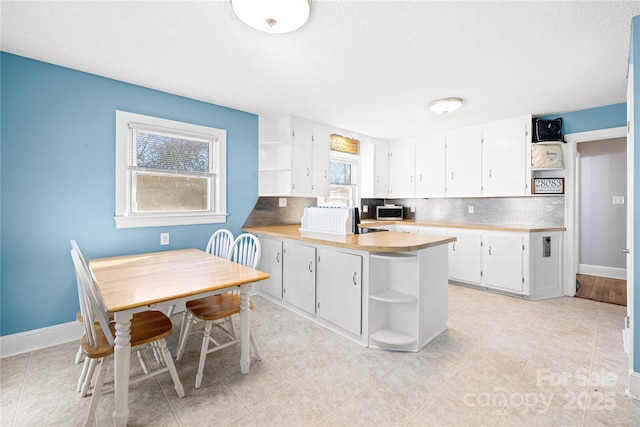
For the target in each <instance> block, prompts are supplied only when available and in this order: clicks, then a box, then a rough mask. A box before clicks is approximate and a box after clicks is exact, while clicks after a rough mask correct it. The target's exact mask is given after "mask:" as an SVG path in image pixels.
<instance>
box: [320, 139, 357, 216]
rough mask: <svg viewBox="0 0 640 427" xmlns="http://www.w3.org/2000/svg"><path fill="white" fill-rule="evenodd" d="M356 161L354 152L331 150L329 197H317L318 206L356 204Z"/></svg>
mask: <svg viewBox="0 0 640 427" xmlns="http://www.w3.org/2000/svg"><path fill="white" fill-rule="evenodd" d="M358 163H359V157H358V156H357V155H354V154H345V153H338V152H335V151H332V152H331V159H330V164H329V166H330V174H329V178H330V185H329V193H330V194H329V197H319V198H318V205H319V206H358V205H359V195H358V180H357V176H358Z"/></svg>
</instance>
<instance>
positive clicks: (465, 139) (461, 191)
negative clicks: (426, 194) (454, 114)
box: [445, 127, 482, 197]
mask: <svg viewBox="0 0 640 427" xmlns="http://www.w3.org/2000/svg"><path fill="white" fill-rule="evenodd" d="M481 159H482V135H481V130H480V127H470V128H464V129H458V130H455V131H452V132H449V133H447V145H446V161H445V167H446V174H445V176H446V190H445V191H446V197H481V196H482V186H481V177H482V162H481Z"/></svg>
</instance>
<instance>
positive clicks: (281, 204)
mask: <svg viewBox="0 0 640 427" xmlns="http://www.w3.org/2000/svg"><path fill="white" fill-rule="evenodd" d="M278 206H279V207H281V208H286V207H287V198H286V197H280V199H278Z"/></svg>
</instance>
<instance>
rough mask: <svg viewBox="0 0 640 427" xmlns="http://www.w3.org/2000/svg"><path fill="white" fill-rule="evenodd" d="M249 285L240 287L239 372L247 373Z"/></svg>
mask: <svg viewBox="0 0 640 427" xmlns="http://www.w3.org/2000/svg"><path fill="white" fill-rule="evenodd" d="M250 290H251V283H247V284H244V285H241V286H240V372H242V373H243V374H246V373H248V372H249V366H250V364H251V357H250V346H251V339H250V335H249V334H250V333H251V329H250V327H249V325H250V324H251V309H250V308H249V291H250Z"/></svg>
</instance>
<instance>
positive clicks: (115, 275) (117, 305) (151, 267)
mask: <svg viewBox="0 0 640 427" xmlns="http://www.w3.org/2000/svg"><path fill="white" fill-rule="evenodd" d="M89 267H90V268H91V271H92V273H93V276H94V280H95V282H96V286H97V288H98V292H99V293H100V297H101V298H102V302H103V304H104V307H105V310H106V311H107V312H109V313H113V315H114V320H115V323H116V325H115V330H116V336H115V348H114V359H115V361H114V386H115V410H114V413H113V422H114V425H116V426H124V425H126V424H127V420H128V418H129V405H128V398H129V367H130V360H131V335H130V329H131V328H130V327H131V318H132V316H133V314H134V313H137V312H141V311H146V310H149V309H150V308H154V307H160V306H168V305H170V304H180V303H182V302H186V301H189V300H192V299H196V298H201V297H205V296H209V295H214V294H218V293H222V292H226V291H229V290H232V289H239V291H240V343H241V344H240V345H241V351H240V370H241V372H242V373H243V374H246V373H248V372H249V366H250V357H249V346H250V337H249V324H250V309H249V292H250V290H251V284H252V283H254V282H257V281H260V280H264V279H267V278H268V277H269V275H268V274H267V273H264V272H262V271H259V270H255V269H253V268H250V267H246V266H244V265H241V264H238V263H235V262H232V261H229V260H226V259H224V258H220V257H217V256H214V255H211V254H208V253H206V252H203V251H201V250H199V249H179V250H169V251H164V252H152V253H144V254H136V255H124V256H116V257H110V258H96V259H92V260H90V261H89Z"/></svg>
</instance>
